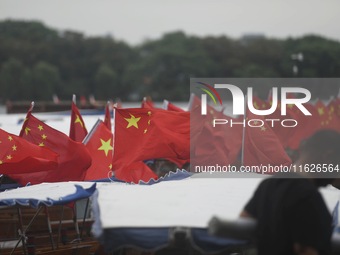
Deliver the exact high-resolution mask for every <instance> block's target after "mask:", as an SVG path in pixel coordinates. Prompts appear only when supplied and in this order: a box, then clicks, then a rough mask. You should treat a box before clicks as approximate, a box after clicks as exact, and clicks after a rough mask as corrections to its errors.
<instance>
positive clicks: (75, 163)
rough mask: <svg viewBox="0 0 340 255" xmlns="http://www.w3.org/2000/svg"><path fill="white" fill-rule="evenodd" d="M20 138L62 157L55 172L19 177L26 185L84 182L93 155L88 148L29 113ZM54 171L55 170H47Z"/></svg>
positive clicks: (16, 177) (16, 178) (17, 178)
mask: <svg viewBox="0 0 340 255" xmlns="http://www.w3.org/2000/svg"><path fill="white" fill-rule="evenodd" d="M20 136H21V137H22V138H23V139H25V140H27V141H30V142H31V143H33V144H36V145H40V146H45V147H46V148H49V149H51V150H52V151H54V152H56V153H57V154H59V159H58V168H57V169H55V170H54V171H46V172H42V173H43V174H41V173H33V174H31V175H29V176H21V175H17V176H15V180H18V181H19V182H20V183H22V184H26V183H27V182H31V184H37V183H41V182H59V181H82V180H84V176H85V171H86V170H87V169H88V168H89V167H90V165H91V156H90V154H89V152H88V151H87V149H86V148H85V145H84V144H82V143H79V142H75V141H73V140H71V139H70V138H69V137H68V136H67V135H65V134H63V133H61V132H59V131H58V130H55V129H53V128H51V127H50V126H48V125H46V124H45V123H43V122H42V121H40V120H39V119H37V118H36V117H34V116H33V115H32V114H31V112H30V111H29V112H28V114H27V116H26V119H25V122H24V124H23V127H22V129H21V132H20ZM47 170H51V169H47Z"/></svg>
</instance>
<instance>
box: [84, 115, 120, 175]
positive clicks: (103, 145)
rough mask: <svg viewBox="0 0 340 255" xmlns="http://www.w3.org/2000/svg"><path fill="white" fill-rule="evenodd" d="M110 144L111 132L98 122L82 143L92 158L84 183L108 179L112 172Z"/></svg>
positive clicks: (111, 140)
mask: <svg viewBox="0 0 340 255" xmlns="http://www.w3.org/2000/svg"><path fill="white" fill-rule="evenodd" d="M112 142H113V134H112V132H111V131H110V130H109V129H108V128H107V127H106V125H105V124H104V123H103V122H102V121H101V120H98V121H97V123H96V124H95V126H94V127H93V129H92V131H91V132H90V134H89V135H88V137H87V138H86V139H85V141H84V143H85V146H86V148H87V149H88V151H89V152H90V154H91V157H92V165H91V166H90V167H89V169H87V171H86V175H85V181H90V180H99V179H104V178H108V176H109V173H110V172H111V170H112V156H113V154H112V152H113V145H112Z"/></svg>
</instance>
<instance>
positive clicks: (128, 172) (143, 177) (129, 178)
mask: <svg viewBox="0 0 340 255" xmlns="http://www.w3.org/2000/svg"><path fill="white" fill-rule="evenodd" d="M115 177H116V178H117V179H118V180H122V181H125V182H133V183H139V182H140V181H144V182H148V181H150V180H151V179H154V180H157V179H158V176H157V175H156V174H155V173H154V172H153V171H152V170H151V169H150V168H149V167H148V166H147V165H146V164H145V163H144V162H142V161H137V162H133V163H131V164H129V165H126V166H124V167H121V168H119V169H117V170H116V171H115Z"/></svg>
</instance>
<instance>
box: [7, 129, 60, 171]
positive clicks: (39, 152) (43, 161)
mask: <svg viewBox="0 0 340 255" xmlns="http://www.w3.org/2000/svg"><path fill="white" fill-rule="evenodd" d="M57 166H58V154H56V153H55V152H53V151H51V150H49V149H46V148H43V147H39V146H37V145H34V144H32V143H30V142H27V141H26V140H24V139H22V138H21V137H19V136H16V135H13V134H10V133H7V132H6V131H4V130H2V129H0V173H1V174H7V175H8V176H11V174H27V173H33V172H41V171H47V170H55V169H56V168H57Z"/></svg>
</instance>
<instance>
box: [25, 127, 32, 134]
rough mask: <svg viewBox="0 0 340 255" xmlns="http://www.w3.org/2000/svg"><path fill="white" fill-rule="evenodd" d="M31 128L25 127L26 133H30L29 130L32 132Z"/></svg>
mask: <svg viewBox="0 0 340 255" xmlns="http://www.w3.org/2000/svg"><path fill="white" fill-rule="evenodd" d="M30 131H31V129H30V128H29V127H25V134H26V135H28V132H30Z"/></svg>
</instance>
